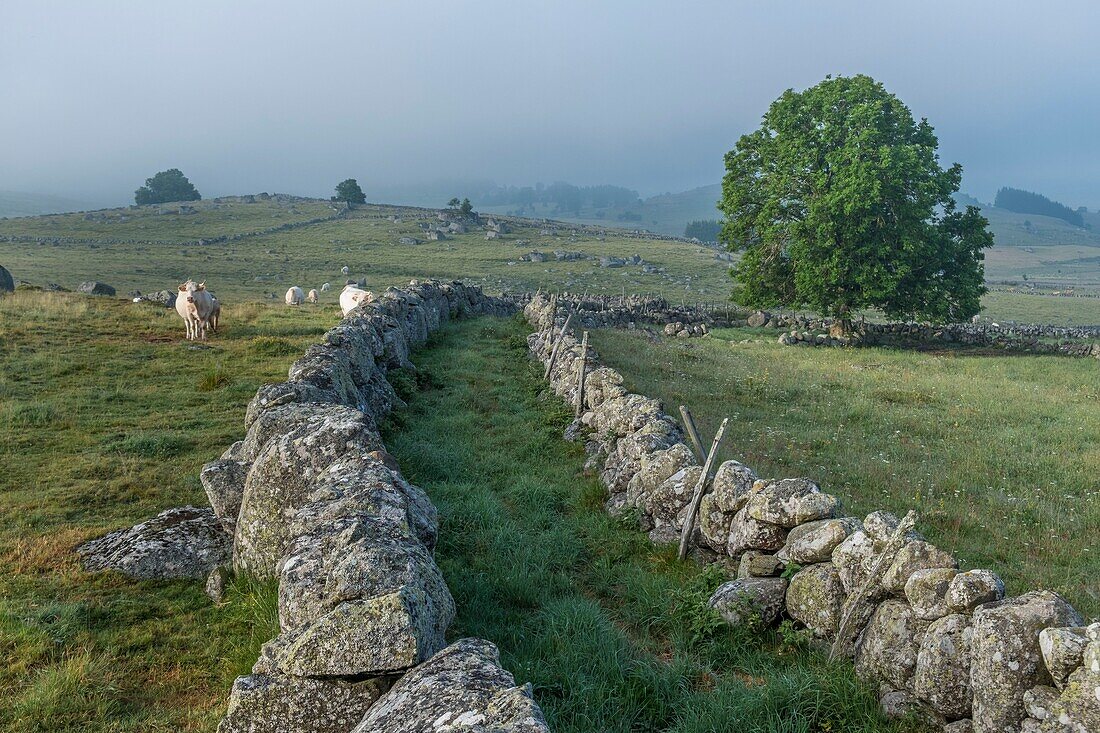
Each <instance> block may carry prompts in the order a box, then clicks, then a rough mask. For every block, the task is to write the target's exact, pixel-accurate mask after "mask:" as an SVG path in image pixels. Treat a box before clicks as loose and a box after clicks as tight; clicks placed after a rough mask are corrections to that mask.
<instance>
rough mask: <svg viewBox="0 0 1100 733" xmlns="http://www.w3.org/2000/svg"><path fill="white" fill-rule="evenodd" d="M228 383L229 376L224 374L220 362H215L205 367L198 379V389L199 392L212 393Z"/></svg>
mask: <svg viewBox="0 0 1100 733" xmlns="http://www.w3.org/2000/svg"><path fill="white" fill-rule="evenodd" d="M230 381H231V380H230V378H229V374H228V373H226V371H225V368H224V367H223V366H222V365H221V362H215V363H214V364H213V365H211V366H209V367H207V368H206V370H205V371H203V373H202V376H201V377H199V383H198V388H199V391H200V392H213V391H214V390H216V389H218V388H219V387H224V386H226V385H227V384H229V382H230Z"/></svg>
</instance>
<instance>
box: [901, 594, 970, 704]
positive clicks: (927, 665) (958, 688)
mask: <svg viewBox="0 0 1100 733" xmlns="http://www.w3.org/2000/svg"><path fill="white" fill-rule="evenodd" d="M972 636H973V629H972V627H971V625H970V617H969V616H965V615H963V614H952V615H950V616H944V617H943V618H941V619H939V620H937V621H934V622H932V624H931V625H930V626H929V627H928V630H927V631H925V632H924V638H923V639H922V640H921V643H920V649H919V650H918V652H917V667H916V671H915V673H914V675H913V692H914V693H916V695H917V697H919V698H921V699H922V700H924V701H926V702H927V703H928V704H929V705H931V706H932V708H933V709H935V710H936V711H937V712H938V713H940V714H941V715H943V716H944V717H946V718H947V719H948V720H953V719H955V718H965V717H968V716H969V715H970V707H971V702H972V699H973V696H972V693H971V690H970V643H971V637H972Z"/></svg>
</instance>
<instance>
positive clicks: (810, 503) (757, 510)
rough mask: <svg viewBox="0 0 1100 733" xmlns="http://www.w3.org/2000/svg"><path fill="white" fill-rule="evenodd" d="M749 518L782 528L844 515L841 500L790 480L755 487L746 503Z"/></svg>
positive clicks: (807, 483) (798, 480)
mask: <svg viewBox="0 0 1100 733" xmlns="http://www.w3.org/2000/svg"><path fill="white" fill-rule="evenodd" d="M745 509H746V511H747V513H748V516H749V517H751V518H752V519H755V520H757V521H759V522H767V523H769V524H775V525H778V526H780V527H786V528H790V527H795V526H797V525H799V524H804V523H805V522H812V521H815V520H818V519H827V518H829V517H833V516H836V514H837V513H838V512H839V511H840V500H839V499H837V498H836V497H835V496H832V495H831V494H826V493H824V492H823V491H821V489H819V488H818V487H817V484H815V483H814V482H813V481H810V480H809V479H804V478H786V479H779V480H777V481H768V482H766V483H764V485H763V486H754V487H753V489H752V491H751V492H750V493H749V496H748V500H747V501H746V503H745Z"/></svg>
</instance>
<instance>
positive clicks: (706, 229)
mask: <svg viewBox="0 0 1100 733" xmlns="http://www.w3.org/2000/svg"><path fill="white" fill-rule="evenodd" d="M721 231H722V222H720V221H718V220H717V219H696V220H695V221H689V222H688V225H687V226H686V227H684V236H685V237H687V238H688V239H692V238H694V239H698V240H699V241H700V242H717V241H718V234H719V232H721Z"/></svg>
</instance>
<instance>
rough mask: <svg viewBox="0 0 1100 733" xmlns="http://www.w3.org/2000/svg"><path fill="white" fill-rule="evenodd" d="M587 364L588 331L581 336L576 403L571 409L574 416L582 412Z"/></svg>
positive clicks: (578, 415)
mask: <svg viewBox="0 0 1100 733" xmlns="http://www.w3.org/2000/svg"><path fill="white" fill-rule="evenodd" d="M587 366H588V331H585V332H584V335H583V336H582V337H581V365H580V368H579V369H577V404H576V405H575V406H574V408H573V411H574V415H575V417H580V416H581V415H582V414H584V371H585V367H587Z"/></svg>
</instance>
